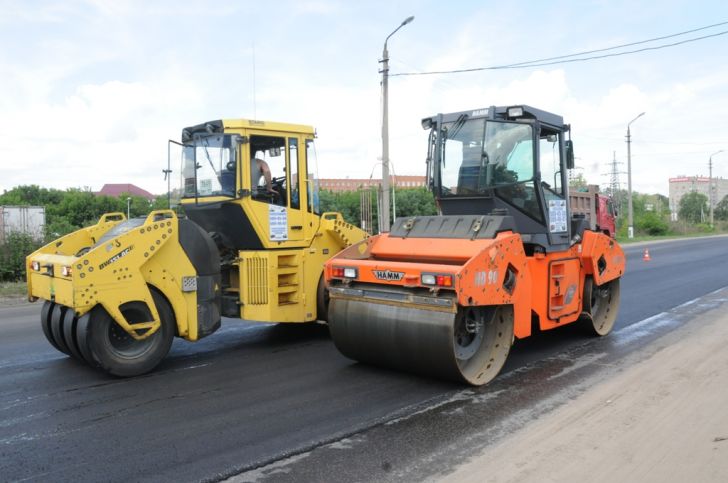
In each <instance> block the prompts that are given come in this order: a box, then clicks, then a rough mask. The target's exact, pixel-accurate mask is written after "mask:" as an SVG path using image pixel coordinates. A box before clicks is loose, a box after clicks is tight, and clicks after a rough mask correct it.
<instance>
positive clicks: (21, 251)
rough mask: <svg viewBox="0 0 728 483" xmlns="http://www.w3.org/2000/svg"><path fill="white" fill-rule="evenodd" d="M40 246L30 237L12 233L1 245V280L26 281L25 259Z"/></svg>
mask: <svg viewBox="0 0 728 483" xmlns="http://www.w3.org/2000/svg"><path fill="white" fill-rule="evenodd" d="M39 247H40V245H39V244H38V243H36V242H34V241H33V239H32V238H31V237H30V235H26V234H24V233H10V234H9V235H8V236H7V237H6V239H5V243H4V244H3V245H0V280H2V281H8V282H17V281H19V280H24V279H25V257H27V256H28V255H30V254H31V253H32V252H34V251H35V250H37V249H38V248H39Z"/></svg>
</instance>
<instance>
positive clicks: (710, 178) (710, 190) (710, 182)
mask: <svg viewBox="0 0 728 483" xmlns="http://www.w3.org/2000/svg"><path fill="white" fill-rule="evenodd" d="M722 152H723V150H722V149H721V150H720V151H716V152H714V153H713V154H711V155H710V158H708V203H710V227H711V228H713V205H714V204H715V202H714V201H713V191H714V190H713V156H715V155H716V154H719V153H722Z"/></svg>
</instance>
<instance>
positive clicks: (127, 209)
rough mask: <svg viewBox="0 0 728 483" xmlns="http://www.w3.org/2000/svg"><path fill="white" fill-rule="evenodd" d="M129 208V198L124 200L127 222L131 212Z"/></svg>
mask: <svg viewBox="0 0 728 483" xmlns="http://www.w3.org/2000/svg"><path fill="white" fill-rule="evenodd" d="M130 208H131V198H127V199H126V219H127V220H128V219H129V218H131V217H130V216H129V213H130V212H131V209H130Z"/></svg>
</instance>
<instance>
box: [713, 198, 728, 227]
mask: <svg viewBox="0 0 728 483" xmlns="http://www.w3.org/2000/svg"><path fill="white" fill-rule="evenodd" d="M713 216H714V217H715V219H716V220H722V221H726V220H728V195H726V196H724V197H723V199H722V200H720V202H719V203H718V204H717V205H715V207H713Z"/></svg>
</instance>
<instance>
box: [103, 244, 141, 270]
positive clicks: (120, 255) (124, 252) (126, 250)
mask: <svg viewBox="0 0 728 483" xmlns="http://www.w3.org/2000/svg"><path fill="white" fill-rule="evenodd" d="M133 249H134V245H130V246H128V247H126V248H124V249H123V250H122V251H120V252H119V253H117V254H116V255H114V256H113V257H111V258H109V259H108V260H106V261H105V262H103V263H102V264H101V265H99V270H103V269H104V268H106V267H108V266H109V265H111V264H112V263H114V262H116V261H118V260H119V259H120V258H124V257H125V256H127V255H128V254H129V252H130V251H132V250H133Z"/></svg>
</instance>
